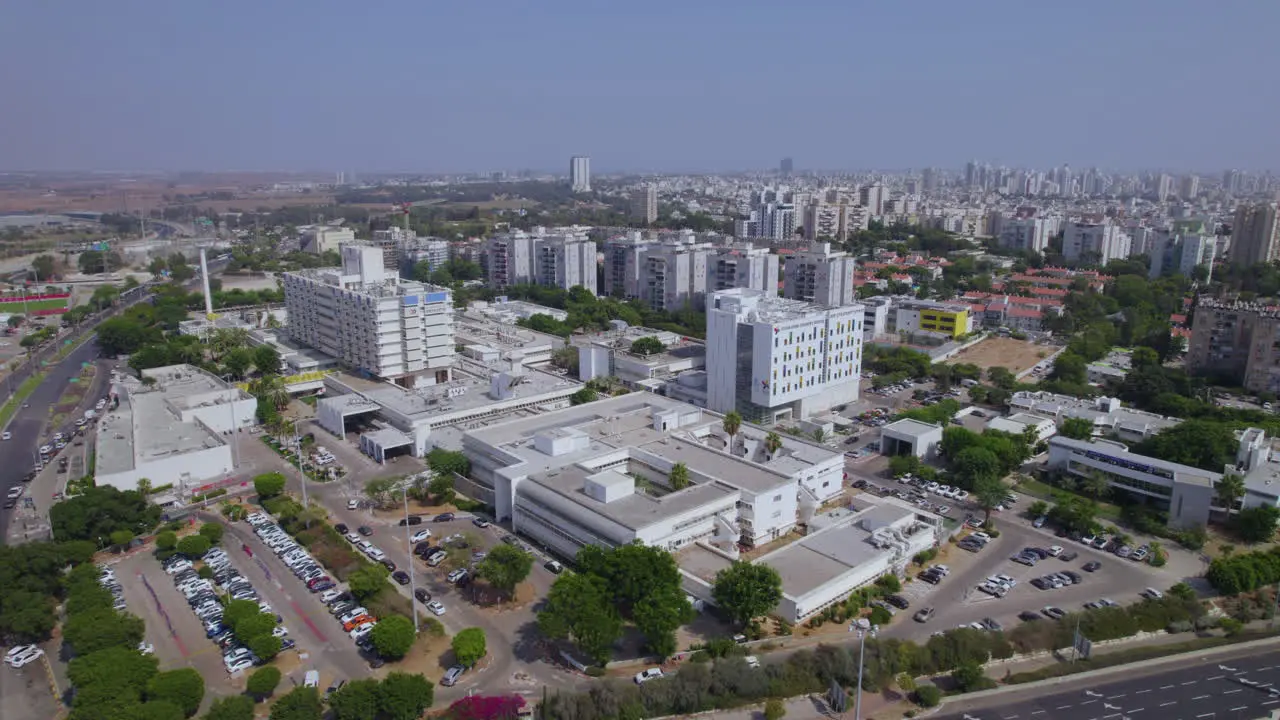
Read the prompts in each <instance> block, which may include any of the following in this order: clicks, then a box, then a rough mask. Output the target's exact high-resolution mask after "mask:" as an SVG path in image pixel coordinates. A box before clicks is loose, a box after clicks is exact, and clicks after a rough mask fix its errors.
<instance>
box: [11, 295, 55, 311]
mask: <svg viewBox="0 0 1280 720" xmlns="http://www.w3.org/2000/svg"><path fill="white" fill-rule="evenodd" d="M66 307H67V298H54V299H52V300H28V301H27V302H26V303H23V302H22V301H20V300H19V301H16V302H7V303H0V308H3V309H4V310H5V312H9V313H23V312H34V311H36V310H61V309H65V308H66Z"/></svg>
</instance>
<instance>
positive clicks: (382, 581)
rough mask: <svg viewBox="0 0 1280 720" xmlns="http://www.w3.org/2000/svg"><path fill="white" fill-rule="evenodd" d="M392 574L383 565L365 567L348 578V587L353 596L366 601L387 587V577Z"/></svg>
mask: <svg viewBox="0 0 1280 720" xmlns="http://www.w3.org/2000/svg"><path fill="white" fill-rule="evenodd" d="M390 574H391V573H390V571H389V570H387V568H386V567H385V566H383V565H375V564H369V565H365V566H364V567H361V568H359V569H358V570H356V571H355V572H353V573H351V575H350V576H348V577H347V586H348V587H349V588H351V594H352V595H355V596H356V599H358V600H364V599H365V598H369V597H373V596H374V595H376V594H378V591H380V590H382V589H383V588H385V587H387V577H388V576H389V575H390Z"/></svg>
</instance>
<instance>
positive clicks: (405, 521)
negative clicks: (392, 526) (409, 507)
mask: <svg viewBox="0 0 1280 720" xmlns="http://www.w3.org/2000/svg"><path fill="white" fill-rule="evenodd" d="M421 524H422V516H421V515H410V516H409V517H407V518H401V519H400V527H404V526H406V525H421Z"/></svg>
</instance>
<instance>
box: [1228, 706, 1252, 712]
mask: <svg viewBox="0 0 1280 720" xmlns="http://www.w3.org/2000/svg"><path fill="white" fill-rule="evenodd" d="M1248 709H1249V706H1248V705H1241V706H1240V707H1238V708H1231V710H1230V712H1240V711H1241V710H1248Z"/></svg>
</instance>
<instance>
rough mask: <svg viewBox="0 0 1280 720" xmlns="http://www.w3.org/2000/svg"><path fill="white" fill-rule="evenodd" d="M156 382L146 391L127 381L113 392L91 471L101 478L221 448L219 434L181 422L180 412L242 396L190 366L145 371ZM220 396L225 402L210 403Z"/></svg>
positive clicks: (216, 400) (198, 424)
mask: <svg viewBox="0 0 1280 720" xmlns="http://www.w3.org/2000/svg"><path fill="white" fill-rule="evenodd" d="M147 374H148V375H150V376H152V377H155V378H156V383H155V384H154V385H153V386H151V387H147V386H146V385H143V384H142V383H141V382H139V381H137V380H135V379H132V378H128V379H125V380H122V381H120V382H118V383H116V384H115V385H114V386H113V388H112V390H113V392H115V393H116V394H117V396H118V397H119V398H120V405H119V407H118V408H116V409H115V410H109V411H107V412H106V413H105V415H104V416H103V418H102V420H101V421H100V424H99V427H98V445H97V459H96V461H95V465H96V467H95V471H96V472H97V473H101V474H103V475H110V474H115V473H119V472H126V471H129V470H132V469H134V468H136V467H138V466H139V465H141V464H144V463H147V462H150V461H154V460H160V459H163V458H168V457H173V456H175V455H182V454H185V453H189V452H193V451H196V450H202V449H205V448H212V447H217V446H219V445H225V444H226V441H225V440H223V438H222V436H220V435H218V434H217V433H215V432H212V431H210V430H209V429H208V428H206V427H205V426H204V425H202V424H200V423H198V422H183V421H182V419H181V416H180V415H179V414H178V413H179V412H181V411H182V410H187V409H193V408H196V407H201V406H208V405H211V404H222V403H223V402H229V400H230V398H231V397H237V398H239V397H241V396H242V394H241V393H240V391H239V390H238V389H234V392H232V390H233V389H232V388H228V386H227V385H226V383H224V382H223V381H222V380H221V379H219V378H215V377H212V376H210V375H208V374H207V373H205V372H204V371H203V370H199V369H196V368H193V367H191V366H189V365H177V366H173V367H170V368H157V369H155V370H148V371H147ZM218 394H222V395H225V399H221V400H218V399H214V400H211V399H210V397H211V396H212V395H218Z"/></svg>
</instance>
